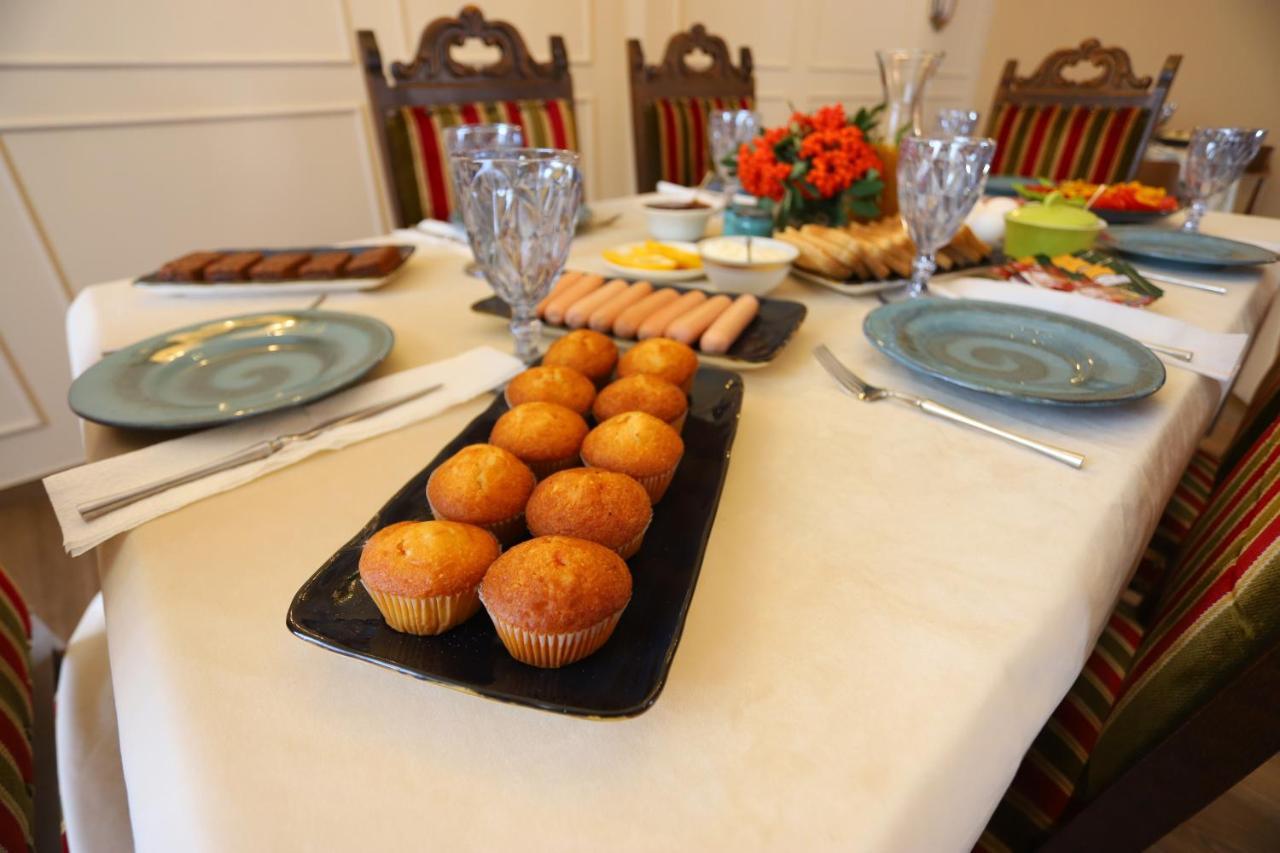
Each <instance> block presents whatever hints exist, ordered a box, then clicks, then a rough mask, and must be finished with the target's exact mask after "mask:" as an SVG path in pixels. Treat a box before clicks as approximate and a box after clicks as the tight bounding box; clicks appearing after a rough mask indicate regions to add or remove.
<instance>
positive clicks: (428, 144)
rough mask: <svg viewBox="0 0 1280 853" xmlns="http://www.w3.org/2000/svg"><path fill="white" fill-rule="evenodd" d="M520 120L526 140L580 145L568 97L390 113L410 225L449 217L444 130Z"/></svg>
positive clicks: (396, 170)
mask: <svg viewBox="0 0 1280 853" xmlns="http://www.w3.org/2000/svg"><path fill="white" fill-rule="evenodd" d="M494 122H507V123H509V124H518V125H520V127H521V129H522V130H523V131H524V142H525V144H526V145H529V146H532V147H536V148H566V149H569V150H571V151H577V150H578V126H577V120H576V119H575V117H574V113H573V105H572V104H571V103H570V102H569V101H566V100H550V101H500V102H493V103H469V104H450V105H447V106H438V107H402V108H400V109H399V110H397V111H395V112H393V113H390V114H388V115H387V141H388V144H389V147H390V149H391V172H392V176H393V180H394V181H395V192H396V195H397V196H398V197H399V199H400V209H401V210H402V211H403V212H404V218H405V224H412V223H415V222H418V221H420V220H423V219H441V220H448V219H449V216H450V214H451V213H452V212H453V209H454V194H453V186H452V182H451V180H450V178H449V168H448V164H447V162H446V157H445V153H444V130H445V128H448V127H454V126H456V125H459V124H491V123H494Z"/></svg>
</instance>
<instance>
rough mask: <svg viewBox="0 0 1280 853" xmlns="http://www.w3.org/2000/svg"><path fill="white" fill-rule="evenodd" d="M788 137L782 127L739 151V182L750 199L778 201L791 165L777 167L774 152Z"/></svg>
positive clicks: (780, 198)
mask: <svg viewBox="0 0 1280 853" xmlns="http://www.w3.org/2000/svg"><path fill="white" fill-rule="evenodd" d="M786 136H787V129H786V128H785V127H775V128H773V129H772V130H766V131H765V132H764V135H763V136H757V137H756V138H755V139H753V140H751V141H750V142H744V143H743V144H742V147H741V148H739V149H738V180H740V181H741V182H742V187H743V189H745V190H746V191H747V192H749V193H751V194H752V195H753V196H757V197H759V198H770V199H773V200H774V201H781V200H782V194H783V193H784V192H786V184H785V183H784V182H785V181H786V179H787V176H788V175H790V174H791V164H790V163H779V162H778V157H777V155H776V154H774V152H773V148H774V146H775V145H777V144H778V143H779V142H781V141H782V140H783V139H784V138H785V137H786Z"/></svg>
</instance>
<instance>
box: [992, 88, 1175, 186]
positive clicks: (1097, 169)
mask: <svg viewBox="0 0 1280 853" xmlns="http://www.w3.org/2000/svg"><path fill="white" fill-rule="evenodd" d="M1149 115H1150V111H1149V110H1140V109H1137V108H1135V107H1120V108H1112V107H1096V106H1060V105H1032V104H1012V103H1005V104H1003V105H1002V106H1001V107H1000V108H999V109H998V110H996V112H995V114H994V115H992V116H991V118H990V120H989V121H988V124H987V135H988V136H990V137H991V138H993V139H995V141H996V153H995V156H994V158H993V159H992V162H991V174H993V175H1026V176H1028V177H1036V178H1052V179H1053V180H1056V181H1060V180H1066V179H1080V180H1086V181H1092V182H1094V183H1110V182H1112V181H1117V180H1129V178H1130V176H1131V173H1132V170H1133V169H1134V168H1135V167H1136V164H1137V161H1138V157H1139V156H1140V155H1141V153H1142V152H1141V151H1139V150H1138V143H1139V142H1140V141H1141V139H1142V131H1143V128H1145V127H1146V125H1147V122H1148V119H1149Z"/></svg>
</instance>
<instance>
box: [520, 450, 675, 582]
mask: <svg viewBox="0 0 1280 853" xmlns="http://www.w3.org/2000/svg"><path fill="white" fill-rule="evenodd" d="M524 514H525V519H526V521H527V522H528V524H529V532H530V533H532V534H533V535H534V536H556V535H558V536H573V537H576V538H578V539H587V540H589V541H591V542H598V543H600V544H601V545H603V546H605V547H606V548H611V549H612V550H614V551H617V552H618V556H620V557H621V558H622V559H624V560H625V559H627V558H628V557H630V556H632V555H633V554H635V552H636V551H639V550H640V543H641V541H643V539H644V532H645V530H646V529H648V527H649V521H650V520H651V519H652V518H653V508H652V507H651V506H650V505H649V494H648V492H646V491H645V490H644V487H643V486H641V485H640V484H639V483H637V482H636V481H635V480H633V479H631V478H630V477H628V476H627V475H626V474H617V473H615V472H613V471H605V470H604V469H602V468H570V469H569V470H567V471H560V472H559V473H556V474H552V475H551V476H550V477H548V478H547V479H545V480H543V481H542V482H541V483H539V484H538V487H537V488H536V489H534V490H533V495H532V496H531V497H530V498H529V505H528V506H526V507H525V510H524Z"/></svg>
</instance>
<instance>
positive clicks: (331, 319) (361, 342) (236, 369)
mask: <svg viewBox="0 0 1280 853" xmlns="http://www.w3.org/2000/svg"><path fill="white" fill-rule="evenodd" d="M394 341H395V335H394V333H393V332H392V331H391V328H390V327H389V326H387V324H386V323H383V322H382V321H381V320H375V319H373V318H372V317H363V316H360V315H358V314H342V313H339V312H336V311H280V312H271V313H263V314H244V315H241V316H238V317H227V318H225V319H222V320H213V321H211V322H207V323H197V324H195V325H192V326H186V327H184V328H181V329H175V330H174V331H172V332H166V333H165V334H163V335H157V336H156V337H154V338H148V339H147V340H145V341H141V342H140V343H136V344H134V345H133V346H131V347H128V348H126V349H122V350H120V351H119V352H115V353H112V354H111V355H108V356H107V357H106V358H104V359H102V361H100V362H98V363H97V364H95V365H94V366H93V367H91V368H89V369H88V370H86V371H85V372H84V373H83V374H81V376H80V378H79V379H77V380H76V381H75V382H73V383H72V384H71V392H70V394H69V396H68V400H69V402H70V404H71V409H72V411H74V412H75V413H76V414H78V415H80V416H81V417H82V418H87V419H88V420H91V421H97V422H98V423H102V424H110V425H111V426H121V427H132V428H136V429H194V428H196V427H207V426H215V425H218V424H223V423H227V422H229V421H236V420H240V419H242V418H247V417H251V416H253V415H260V414H263V413H265V412H273V411H276V410H278V409H284V408H288V407H289V406H297V405H300V404H302V403H309V402H311V401H313V400H318V399H319V398H321V397H325V396H327V395H329V394H332V393H333V392H335V391H339V390H341V389H343V388H346V387H348V386H349V385H352V384H353V383H355V381H356V380H358V379H359V378H360V377H361V376H364V375H365V374H366V373H368V372H369V371H370V370H371V369H372V368H373V367H374V366H375V365H377V364H378V362H380V361H382V360H383V359H384V358H386V357H387V353H389V352H391V345H392V343H393V342H394Z"/></svg>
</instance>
